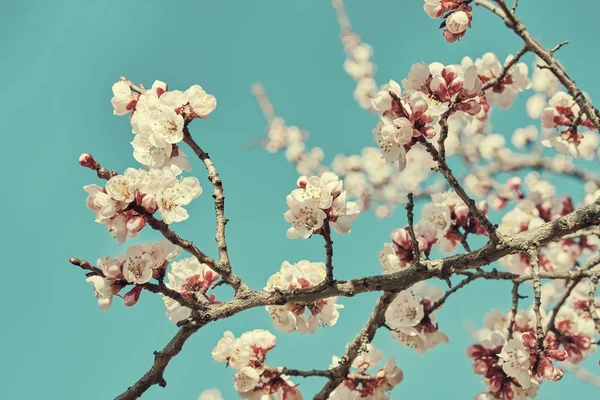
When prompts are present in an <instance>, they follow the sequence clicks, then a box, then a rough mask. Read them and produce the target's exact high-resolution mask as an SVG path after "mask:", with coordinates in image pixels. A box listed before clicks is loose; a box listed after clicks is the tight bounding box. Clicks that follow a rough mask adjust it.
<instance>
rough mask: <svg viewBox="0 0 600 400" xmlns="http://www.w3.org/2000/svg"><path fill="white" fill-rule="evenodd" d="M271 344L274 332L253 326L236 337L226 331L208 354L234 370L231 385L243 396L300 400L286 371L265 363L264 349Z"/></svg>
mask: <svg viewBox="0 0 600 400" xmlns="http://www.w3.org/2000/svg"><path fill="white" fill-rule="evenodd" d="M273 348H275V336H273V335H272V334H271V333H270V332H268V331H265V330H262V329H255V330H253V331H250V332H246V333H244V334H242V336H240V337H239V338H237V339H236V338H235V336H234V335H233V333H231V332H230V331H226V332H225V334H224V335H223V338H222V339H221V340H220V341H219V343H217V346H216V347H215V348H214V349H213V351H212V357H213V359H214V360H215V361H218V362H224V363H227V366H229V367H231V368H233V369H235V370H236V371H237V372H236V373H235V375H234V377H233V385H234V387H235V390H236V391H237V392H238V395H239V396H240V397H242V398H244V399H265V398H267V399H272V398H281V399H286V400H302V394H301V393H300V391H299V390H298V389H297V388H296V385H294V384H293V383H292V382H291V381H290V380H289V379H288V377H287V376H286V375H283V374H280V373H279V372H278V369H277V368H270V367H267V366H266V365H265V359H266V357H267V353H268V352H269V351H270V350H272V349H273Z"/></svg>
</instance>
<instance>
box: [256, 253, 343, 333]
mask: <svg viewBox="0 0 600 400" xmlns="http://www.w3.org/2000/svg"><path fill="white" fill-rule="evenodd" d="M325 277H326V268H325V264H323V263H321V262H310V261H306V260H302V261H299V262H298V263H296V264H290V263H289V262H287V261H284V262H283V263H282V264H281V270H280V271H279V272H277V273H275V274H274V275H272V276H271V277H270V278H269V280H268V282H267V286H266V287H265V290H266V291H267V292H276V291H278V290H293V289H306V288H310V287H314V286H317V285H318V284H320V283H321V282H323V281H324V280H325ZM343 307H344V306H343V305H341V304H337V297H329V298H326V299H320V300H316V301H313V302H310V303H290V304H286V305H285V306H267V307H266V309H267V311H268V312H269V314H270V315H271V318H273V323H274V325H275V328H276V329H277V330H278V331H282V332H287V333H291V332H299V333H315V332H316V330H317V326H319V325H323V326H332V325H335V324H336V322H337V320H338V317H339V316H340V313H339V311H338V309H340V308H343ZM307 313H308V315H306V314H307Z"/></svg>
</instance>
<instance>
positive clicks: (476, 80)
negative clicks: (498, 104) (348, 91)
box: [372, 62, 485, 171]
mask: <svg viewBox="0 0 600 400" xmlns="http://www.w3.org/2000/svg"><path fill="white" fill-rule="evenodd" d="M402 85H403V86H404V89H405V90H406V94H405V95H404V96H403V95H402V90H401V88H400V85H398V83H396V81H394V80H391V81H390V82H389V83H388V84H387V85H385V86H383V87H382V88H381V90H380V91H379V92H378V93H377V95H376V96H375V98H374V99H373V100H372V103H373V108H374V109H375V110H377V111H379V112H380V113H381V120H380V122H379V123H378V124H377V126H376V127H375V129H374V130H373V137H374V139H375V142H376V143H377V144H378V145H379V147H380V148H381V154H382V157H383V158H384V159H385V160H386V161H388V162H396V161H398V164H399V169H400V170H401V171H402V170H404V168H406V152H407V151H408V150H410V149H411V148H412V147H413V146H414V145H415V144H416V143H417V142H418V138H419V137H420V136H423V137H425V138H427V139H432V138H433V137H434V136H435V135H436V134H437V133H438V130H439V126H438V125H437V122H438V120H439V118H440V116H442V115H443V114H445V113H448V116H449V115H451V114H454V113H456V112H458V111H460V112H461V114H464V115H465V116H476V115H478V114H480V113H482V112H484V114H485V109H484V107H483V105H484V104H485V102H484V99H483V98H481V97H480V94H481V89H482V87H483V82H482V80H481V79H480V77H479V75H478V71H477V67H476V66H475V65H471V66H469V67H467V68H463V67H462V66H461V65H448V66H444V65H443V64H440V63H432V64H427V63H425V62H423V63H420V64H414V65H413V66H412V67H411V69H410V72H409V74H408V78H407V79H404V80H403V81H402ZM448 116H446V118H447V117H448Z"/></svg>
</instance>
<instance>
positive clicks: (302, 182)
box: [296, 175, 308, 189]
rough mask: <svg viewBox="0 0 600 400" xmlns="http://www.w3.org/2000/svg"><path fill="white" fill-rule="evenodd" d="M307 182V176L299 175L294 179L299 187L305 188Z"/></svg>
mask: <svg viewBox="0 0 600 400" xmlns="http://www.w3.org/2000/svg"><path fill="white" fill-rule="evenodd" d="M307 183H308V178H307V177H306V176H304V175H303V176H301V177H300V178H298V180H297V181H296V185H297V186H298V188H299V189H306V184H307Z"/></svg>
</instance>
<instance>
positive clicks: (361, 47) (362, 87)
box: [331, 0, 377, 110]
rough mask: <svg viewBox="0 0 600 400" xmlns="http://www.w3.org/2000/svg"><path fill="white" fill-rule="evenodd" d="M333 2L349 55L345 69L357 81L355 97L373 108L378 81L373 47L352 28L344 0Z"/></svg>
mask: <svg viewBox="0 0 600 400" xmlns="http://www.w3.org/2000/svg"><path fill="white" fill-rule="evenodd" d="M331 4H332V5H333V7H334V8H335V11H336V14H337V19H338V23H339V25H340V30H341V35H340V36H341V39H342V44H343V45H344V52H345V53H346V56H347V58H346V61H345V62H344V70H345V71H346V73H347V74H348V75H350V76H351V77H352V79H354V80H355V81H356V89H355V90H354V99H355V100H356V102H357V103H358V105H359V106H360V107H361V108H363V109H365V110H371V99H372V98H373V96H375V93H377V83H376V82H375V80H374V79H373V75H375V70H376V67H375V64H373V61H372V58H373V48H372V47H371V46H369V45H368V44H366V43H363V42H362V41H361V39H360V36H359V35H358V34H357V33H356V32H354V30H353V29H352V25H351V24H350V20H349V19H348V15H346V12H345V10H344V4H343V1H341V0H333V1H332V2H331Z"/></svg>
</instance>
